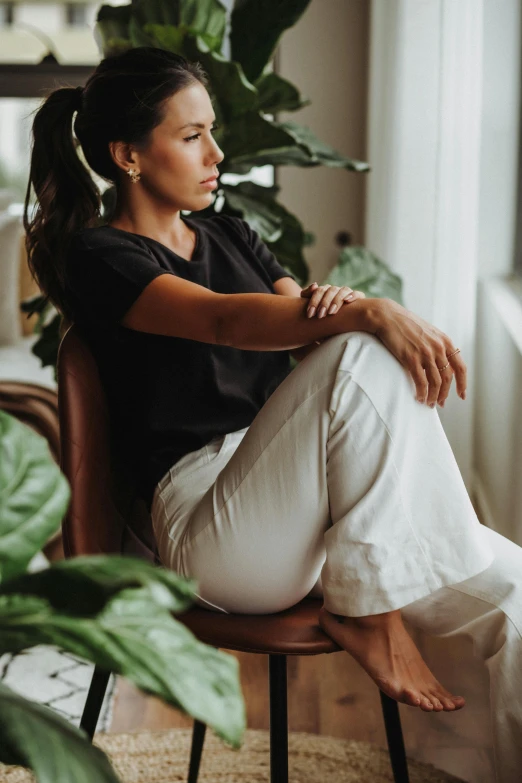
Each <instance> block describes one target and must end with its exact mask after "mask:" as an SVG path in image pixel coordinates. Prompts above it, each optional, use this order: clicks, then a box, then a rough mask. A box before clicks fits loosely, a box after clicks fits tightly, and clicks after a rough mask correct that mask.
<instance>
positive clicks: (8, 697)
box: [0, 684, 119, 783]
mask: <svg viewBox="0 0 522 783" xmlns="http://www.w3.org/2000/svg"><path fill="white" fill-rule="evenodd" d="M0 762H2V763H3V764H9V765H12V764H16V765H19V766H22V767H28V768H29V769H32V770H34V772H35V773H36V778H37V780H38V781H39V783H72V781H74V783H93V781H96V783H119V778H118V776H117V775H116V773H115V772H114V770H113V768H112V767H111V765H110V763H109V760H108V759H107V757H106V756H105V754H104V753H102V751H101V750H100V749H99V748H97V747H95V746H94V745H92V744H91V742H89V740H88V738H87V735H86V734H85V732H83V731H81V730H80V729H77V728H76V727H75V726H72V725H71V724H70V723H68V722H67V721H66V720H64V719H63V718H61V717H60V716H59V715H57V714H56V713H55V712H53V711H52V710H50V709H48V708H47V707H42V706H41V705H39V704H35V703H34V702H31V701H28V700H27V699H24V698H23V697H22V696H19V695H18V694H17V693H14V692H13V691H11V690H10V689H9V688H6V686H5V685H2V684H0ZM2 779H3V777H2Z"/></svg>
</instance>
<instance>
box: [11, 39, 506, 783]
mask: <svg viewBox="0 0 522 783" xmlns="http://www.w3.org/2000/svg"><path fill="white" fill-rule="evenodd" d="M206 85H207V80H206V77H205V74H204V73H203V71H202V70H201V68H200V67H199V65H198V64H191V63H188V62H186V61H185V60H183V59H182V58H180V57H178V56H176V55H174V54H170V53H167V52H164V51H161V50H156V49H151V48H139V49H134V50H131V51H129V52H126V53H124V54H121V55H118V56H115V57H110V58H106V59H105V60H103V61H102V62H101V63H100V65H99V66H98V68H97V69H96V71H95V72H94V74H93V75H92V76H91V77H90V79H89V80H88V82H87V84H86V86H85V88H84V89H82V88H77V89H73V88H62V89H58V90H55V91H54V92H53V93H52V94H51V95H50V96H49V97H48V99H47V100H46V102H45V103H44V104H43V105H42V107H41V108H40V109H39V111H38V112H37V114H36V117H35V120H34V129H33V130H34V148H33V153H32V162H31V174H30V183H32V186H33V188H34V191H35V194H36V198H37V207H36V211H35V212H34V214H32V215H31V216H30V215H29V189H28V193H27V199H26V219H25V222H26V230H27V248H28V254H29V260H30V265H31V269H32V270H33V274H34V275H35V277H36V279H37V280H38V282H39V284H40V287H41V288H42V290H43V291H44V292H45V293H46V294H47V295H48V296H49V298H50V299H51V300H52V301H53V302H54V304H55V305H56V307H57V308H58V309H59V310H60V311H61V312H62V313H63V314H64V316H65V317H66V318H67V319H69V320H74V321H75V323H76V324H77V325H78V327H79V328H81V329H82V331H83V332H84V334H85V336H86V339H88V340H89V342H90V344H91V347H92V350H93V351H94V353H95V357H96V360H97V363H98V366H99V368H100V372H101V375H102V380H103V383H104V386H105V389H106V392H107V395H108V400H109V405H110V410H111V417H112V424H113V426H114V429H115V432H116V434H117V441H118V443H120V444H121V445H122V451H125V453H126V454H127V458H128V461H129V466H130V467H131V469H132V470H133V473H134V476H135V480H136V482H137V485H138V486H139V489H140V492H141V494H142V495H143V497H144V498H145V500H146V501H147V503H148V504H149V507H150V508H151V514H152V520H153V525H154V531H155V535H156V539H157V543H158V548H159V553H160V557H161V560H162V562H163V563H164V565H165V566H167V567H169V568H173V569H175V570H176V571H178V572H180V573H182V574H184V575H185V576H190V577H194V578H196V579H197V580H198V591H199V592H198V601H199V603H201V604H202V605H203V606H206V607H207V608H209V609H212V610H214V611H222V612H245V613H272V612H278V611H281V610H283V609H285V608H288V607H289V606H292V605H294V604H295V603H297V602H298V601H300V600H301V599H302V598H304V597H305V596H306V595H307V594H309V593H313V594H319V595H321V594H322V595H324V606H323V608H322V610H321V615H320V622H321V625H322V627H323V628H324V630H325V631H326V633H328V634H329V635H330V636H332V637H333V638H334V639H335V641H336V642H337V643H338V644H339V645H341V646H342V647H343V648H344V649H345V650H347V651H348V652H349V653H350V654H352V655H353V656H354V657H355V658H356V659H357V660H358V661H359V663H361V665H362V666H363V667H364V668H365V669H366V671H367V672H368V674H369V675H370V676H371V677H372V678H373V679H374V681H375V682H376V683H377V685H378V686H379V687H380V688H381V689H382V690H383V691H384V692H385V693H387V694H388V695H390V696H392V697H393V698H394V699H397V700H398V701H401V702H403V703H405V704H408V705H411V706H413V707H418V708H420V709H421V710H424V711H434V712H439V711H443V710H444V711H454V710H459V709H460V708H462V707H463V706H464V700H463V699H462V697H460V696H457V695H453V694H451V693H449V692H448V691H447V690H446V688H444V686H443V685H441V684H440V683H439V682H438V681H437V679H436V678H435V677H434V675H433V674H432V673H431V671H430V670H429V669H428V667H427V665H426V664H425V663H424V661H423V660H422V658H421V656H420V653H419V651H418V650H417V648H416V647H415V645H414V643H413V641H412V639H411V637H410V636H409V635H408V633H407V632H406V630H405V628H404V625H403V617H405V618H406V619H407V620H408V621H409V622H410V623H412V624H413V625H416V626H418V627H419V628H422V629H424V630H425V631H427V632H429V633H432V634H439V635H450V634H456V633H462V632H470V633H473V635H474V640H475V647H476V652H477V653H478V654H479V655H481V656H482V657H483V658H484V660H486V662H487V665H488V668H489V671H490V675H491V678H492V697H491V706H492V717H493V726H494V734H495V738H494V741H495V747H496V751H497V760H498V761H497V766H498V779H499V780H501V781H502V782H503V783H507V781H513V780H515V777H517V779H518V773H517V770H518V769H519V766H520V763H521V761H522V758H521V753H520V750H519V747H518V746H519V743H518V742H517V735H518V733H519V731H520V724H521V715H520V706H519V701H518V702H517V701H512V700H510V696H509V693H510V688H511V685H512V683H513V682H515V681H516V678H517V676H518V670H519V668H520V662H521V657H520V633H519V630H520V627H521V624H520V622H519V621H520V604H521V601H520V594H521V593H520V573H521V572H522V568H521V564H522V558H521V550H520V549H519V548H518V547H517V546H515V545H514V544H512V543H511V542H509V541H507V540H506V539H503V538H502V537H501V536H499V535H497V534H495V533H494V532H492V531H491V530H488V529H486V528H483V527H482V526H481V525H480V524H479V522H478V520H477V518H476V516H475V513H474V511H473V507H472V505H471V502H470V500H469V498H468V495H467V493H466V490H465V487H464V484H463V482H462V478H461V476H460V473H459V471H458V468H457V465H456V463H455V460H454V457H453V454H452V452H451V449H450V447H449V444H448V442H447V440H446V437H445V435H444V432H443V429H442V427H441V424H440V421H439V418H438V415H437V412H436V409H435V405H436V404H437V403H438V404H439V405H441V406H442V405H444V402H445V400H446V399H447V396H448V393H449V391H450V386H451V382H452V378H453V375H455V378H456V388H457V392H458V394H459V396H460V397H461V398H462V399H465V392H466V367H465V364H464V362H463V360H462V358H461V356H460V352H459V349H458V348H456V347H455V346H454V345H453V343H452V342H451V340H450V338H449V337H448V336H447V335H445V334H443V333H442V332H441V331H440V330H438V329H436V328H435V327H433V326H431V325H430V324H428V323H427V322H425V321H423V320H422V319H421V318H419V317H417V316H415V315H414V314H413V313H411V312H409V311H408V310H406V309H405V308H403V307H401V306H399V305H398V304H396V303H394V302H392V301H390V300H387V299H369V298H368V299H367V298H364V297H363V296H361V295H360V294H358V293H357V292H351V291H350V289H347V288H340V289H338V288H335V287H323V286H320V287H318V286H316V285H313V286H310V287H308V288H307V289H305V290H304V291H301V289H300V287H299V286H298V285H297V283H296V281H295V279H293V278H292V276H291V275H289V274H288V272H286V271H285V270H284V269H283V268H282V267H281V266H280V265H279V264H278V262H277V260H276V258H275V257H274V256H273V255H272V253H271V252H270V251H269V250H268V248H267V247H266V245H264V244H263V243H262V242H261V240H260V238H259V236H258V235H257V233H256V232H255V231H253V230H252V229H251V228H250V226H249V225H248V224H247V223H246V222H245V221H243V220H241V219H240V218H237V217H229V216H225V215H215V216H212V217H210V218H209V217H207V218H203V217H198V216H197V214H196V215H195V216H194V215H193V214H191V217H190V218H187V217H182V215H181V210H184V211H190V212H191V213H197V212H199V211H201V210H204V209H205V208H206V207H208V206H209V205H210V204H211V202H212V199H213V190H214V189H215V188H216V179H215V177H216V176H217V175H218V166H219V164H220V162H221V161H222V160H223V153H222V152H221V150H220V149H219V147H218V146H217V144H216V142H215V139H214V138H213V131H214V130H215V127H216V126H215V115H214V110H213V106H212V102H211V100H210V98H209V94H208V92H207V89H206ZM75 113H76V117H75V120H74V131H75V134H76V136H77V138H78V141H79V143H80V145H81V150H82V152H83V155H84V156H85V159H86V161H87V163H88V164H89V166H90V167H91V169H92V170H93V171H94V172H96V173H97V174H98V175H99V176H100V177H103V178H104V179H106V180H108V181H110V182H112V183H114V184H115V185H116V188H117V201H116V206H115V209H114V211H113V213H112V217H111V219H110V222H109V223H108V224H107V225H98V224H99V214H100V198H99V192H98V189H97V187H96V185H95V184H94V182H93V180H92V178H91V175H90V174H89V173H88V171H87V169H86V168H85V166H84V164H83V163H82V162H81V160H80V158H79V156H78V154H77V151H76V149H75V146H74V142H73V136H72V119H73V117H74V115H75ZM305 300H309V301H308V302H307V301H305ZM290 354H293V355H295V356H296V357H298V358H300V359H301V361H300V363H299V364H298V366H297V367H296V368H295V369H294V370H293V371H292V372H290V365H289V355H290Z"/></svg>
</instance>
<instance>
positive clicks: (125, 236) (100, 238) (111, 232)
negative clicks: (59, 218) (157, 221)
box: [71, 224, 143, 251]
mask: <svg viewBox="0 0 522 783" xmlns="http://www.w3.org/2000/svg"><path fill="white" fill-rule="evenodd" d="M142 244H143V242H142V241H141V240H140V237H139V236H138V235H137V234H130V233H129V232H127V231H121V230H120V229H117V228H113V227H112V226H108V225H105V224H104V225H101V226H95V227H93V228H84V229H82V230H81V231H77V232H76V233H75V234H73V236H72V239H71V250H73V251H74V250H76V251H82V250H83V251H88V250H102V249H104V248H113V247H122V246H124V247H125V246H127V247H129V248H133V247H136V245H139V246H141V245H142Z"/></svg>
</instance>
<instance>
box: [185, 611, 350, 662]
mask: <svg viewBox="0 0 522 783" xmlns="http://www.w3.org/2000/svg"><path fill="white" fill-rule="evenodd" d="M322 605H323V601H322V599H320V598H305V599H303V600H302V601H301V602H300V603H298V604H296V605H295V606H292V607H290V609H285V611H284V612H278V613H277V614H249V615H246V614H224V613H222V612H212V611H209V610H208V609H201V608H200V607H195V608H191V609H189V610H188V611H186V612H183V613H182V614H179V615H176V619H177V620H179V621H180V622H181V623H183V624H184V625H186V626H187V628H189V629H190V630H191V631H192V633H193V634H194V636H196V638H198V639H199V640H200V641H201V642H204V643H205V644H210V645H212V646H214V647H221V648H222V649H225V650H240V651H241V652H252V653H269V654H276V655H277V654H279V655H319V654H320V653H332V652H338V651H339V650H341V649H342V648H341V647H339V646H338V645H337V644H336V643H335V642H334V641H333V639H331V638H330V637H329V636H327V634H325V633H324V631H323V630H322V629H321V627H320V625H319V619H318V615H319V609H320V608H321V606H322Z"/></svg>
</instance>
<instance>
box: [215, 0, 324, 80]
mask: <svg viewBox="0 0 522 783" xmlns="http://www.w3.org/2000/svg"><path fill="white" fill-rule="evenodd" d="M309 3H310V0H235V3H234V8H233V10H232V15H231V19H230V23H231V30H230V47H231V51H232V59H233V60H236V61H237V62H239V63H241V65H242V66H243V70H244V72H245V73H246V75H247V78H249V79H250V81H255V80H256V79H257V78H258V77H259V76H260V75H261V73H262V72H263V70H264V68H265V66H266V64H267V63H268V61H269V60H270V58H271V56H272V54H273V53H274V51H275V48H276V46H277V44H278V43H279V39H280V38H281V36H282V34H283V33H284V31H285V30H287V29H288V28H289V27H292V26H293V25H294V24H295V23H296V22H297V21H298V19H300V17H301V16H302V15H303V13H304V12H305V10H306V8H307V7H308V5H309Z"/></svg>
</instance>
